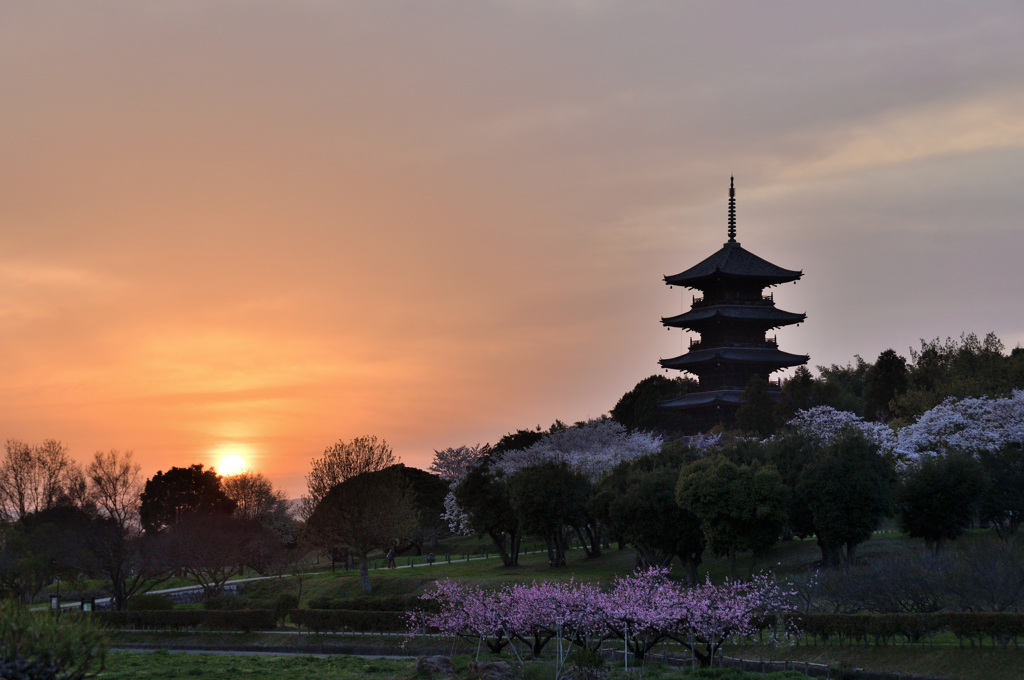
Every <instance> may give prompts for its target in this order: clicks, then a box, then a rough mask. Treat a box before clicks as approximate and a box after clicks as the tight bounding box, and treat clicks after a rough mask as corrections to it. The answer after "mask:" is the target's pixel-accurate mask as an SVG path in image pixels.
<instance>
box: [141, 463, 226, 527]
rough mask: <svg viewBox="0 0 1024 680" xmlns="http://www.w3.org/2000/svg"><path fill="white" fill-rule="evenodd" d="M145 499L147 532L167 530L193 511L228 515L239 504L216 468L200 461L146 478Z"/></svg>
mask: <svg viewBox="0 0 1024 680" xmlns="http://www.w3.org/2000/svg"><path fill="white" fill-rule="evenodd" d="M141 500H142V505H141V508H140V511H139V514H140V519H141V521H142V527H143V529H145V530H146V533H147V534H154V533H157V532H160V531H163V530H164V529H166V528H167V527H169V526H172V525H174V524H175V523H176V522H177V521H178V520H179V519H181V517H182V516H184V515H186V514H189V513H199V514H211V513H220V514H225V515H228V514H231V512H232V511H233V510H234V509H235V505H236V503H235V501H233V500H231V499H230V498H228V496H227V494H225V493H224V489H223V488H222V487H221V482H220V477H219V476H218V475H217V473H216V471H214V470H213V469H209V470H204V469H203V466H202V464H200V463H196V464H195V465H190V466H189V467H186V468H180V467H172V468H171V469H170V470H168V471H167V472H162V471H160V472H157V473H156V474H155V475H153V477H152V478H150V479H149V480H147V481H146V486H145V488H144V489H143V491H142V497H141Z"/></svg>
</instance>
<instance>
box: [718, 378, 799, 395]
mask: <svg viewBox="0 0 1024 680" xmlns="http://www.w3.org/2000/svg"><path fill="white" fill-rule="evenodd" d="M698 389H699V390H704V389H716V390H745V389H747V386H746V385H722V386H721V387H714V388H712V387H711V386H710V385H708V386H702V385H698ZM768 389H769V390H770V391H772V392H778V391H779V390H781V389H782V378H775V379H774V380H768Z"/></svg>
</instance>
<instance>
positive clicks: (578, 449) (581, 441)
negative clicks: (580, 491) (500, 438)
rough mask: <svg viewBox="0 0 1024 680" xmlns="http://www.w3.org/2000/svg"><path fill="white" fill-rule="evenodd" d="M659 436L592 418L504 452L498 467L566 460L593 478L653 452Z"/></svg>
mask: <svg viewBox="0 0 1024 680" xmlns="http://www.w3.org/2000/svg"><path fill="white" fill-rule="evenodd" d="M660 447H661V438H660V437H658V436H656V435H652V434H650V433H647V432H634V433H633V434H628V433H627V432H626V428H625V427H623V426H622V425H621V424H619V423H617V422H615V421H613V420H607V419H595V420H590V421H588V422H586V423H582V424H579V425H576V426H573V427H569V428H566V429H564V430H558V431H554V432H552V433H550V434H548V435H545V436H544V437H542V438H541V439H540V441H538V442H537V443H536V444H534V445H532V446H530V447H529V448H527V449H521V450H518V451H507V452H505V453H504V454H503V455H502V456H501V459H500V460H499V461H497V463H496V467H497V469H499V470H500V471H501V472H503V473H505V474H506V475H512V474H514V473H516V472H518V471H519V470H522V469H524V468H528V467H533V466H535V465H541V464H543V463H552V462H553V463H565V464H566V465H568V466H569V468H570V469H571V470H572V471H573V472H578V473H581V474H583V475H585V476H587V477H588V478H589V479H590V480H591V481H592V482H596V481H597V480H598V479H600V478H601V476H602V475H604V474H605V473H606V472H608V471H609V470H611V469H612V468H613V467H615V466H616V465H618V464H619V463H621V462H622V461H624V460H632V459H633V458H636V457H638V456H642V455H644V454H648V453H653V452H655V451H657V450H658V449H659V448H660Z"/></svg>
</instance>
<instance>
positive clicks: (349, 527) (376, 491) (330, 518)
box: [304, 468, 419, 594]
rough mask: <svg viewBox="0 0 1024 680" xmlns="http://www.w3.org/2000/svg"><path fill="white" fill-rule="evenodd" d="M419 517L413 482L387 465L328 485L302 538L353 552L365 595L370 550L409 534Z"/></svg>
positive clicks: (387, 544) (404, 537) (368, 579)
mask: <svg viewBox="0 0 1024 680" xmlns="http://www.w3.org/2000/svg"><path fill="white" fill-rule="evenodd" d="M418 522H419V513H418V512H417V510H416V493H415V491H414V490H413V488H412V485H411V484H410V483H409V481H408V480H407V479H406V478H405V477H404V476H403V475H402V474H401V472H400V471H396V470H394V469H392V468H389V469H385V470H380V471H377V472H367V473H363V474H361V475H356V476H355V477H350V478H349V479H346V480H345V481H344V482H342V483H341V484H338V485H337V486H335V487H334V488H333V489H331V490H330V491H329V492H328V493H327V495H326V496H324V497H323V499H322V500H321V501H320V503H318V504H317V506H316V508H314V510H313V514H312V515H310V517H309V519H308V520H307V521H306V527H305V529H304V537H305V539H306V540H308V541H309V542H311V543H312V544H314V545H316V546H319V547H320V548H321V549H323V550H333V549H337V548H342V549H345V550H348V551H350V552H351V553H353V554H355V555H357V556H358V557H359V571H360V577H361V580H362V585H363V592H365V593H366V594H370V592H372V584H371V583H370V571H369V554H370V552H371V551H373V550H384V549H387V548H389V547H393V546H395V545H397V544H398V543H399V542H400V541H403V540H406V539H408V537H409V535H410V534H411V533H412V532H413V531H414V530H415V529H416V525H417V523H418Z"/></svg>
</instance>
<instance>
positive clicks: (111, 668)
mask: <svg viewBox="0 0 1024 680" xmlns="http://www.w3.org/2000/svg"><path fill="white" fill-rule="evenodd" d="M415 663H416V662H415V660H413V659H368V658H362V657H357V656H342V655H335V656H328V657H315V656H269V655H231V654H205V653H204V654H190V653H186V652H168V651H163V650H161V651H156V652H110V653H109V654H108V655H107V663H106V669H105V670H104V671H102V672H101V673H100V674H99V675H97V676H96V677H97V678H100V679H101V680H163V679H164V678H167V679H168V680H171V679H174V678H242V677H244V678H252V679H254V680H256V679H262V678H266V679H267V680H271V679H273V680H326V678H353V679H361V678H373V679H375V680H382V679H384V678H412V677H414V676H415V673H413V668H414V666H415Z"/></svg>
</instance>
